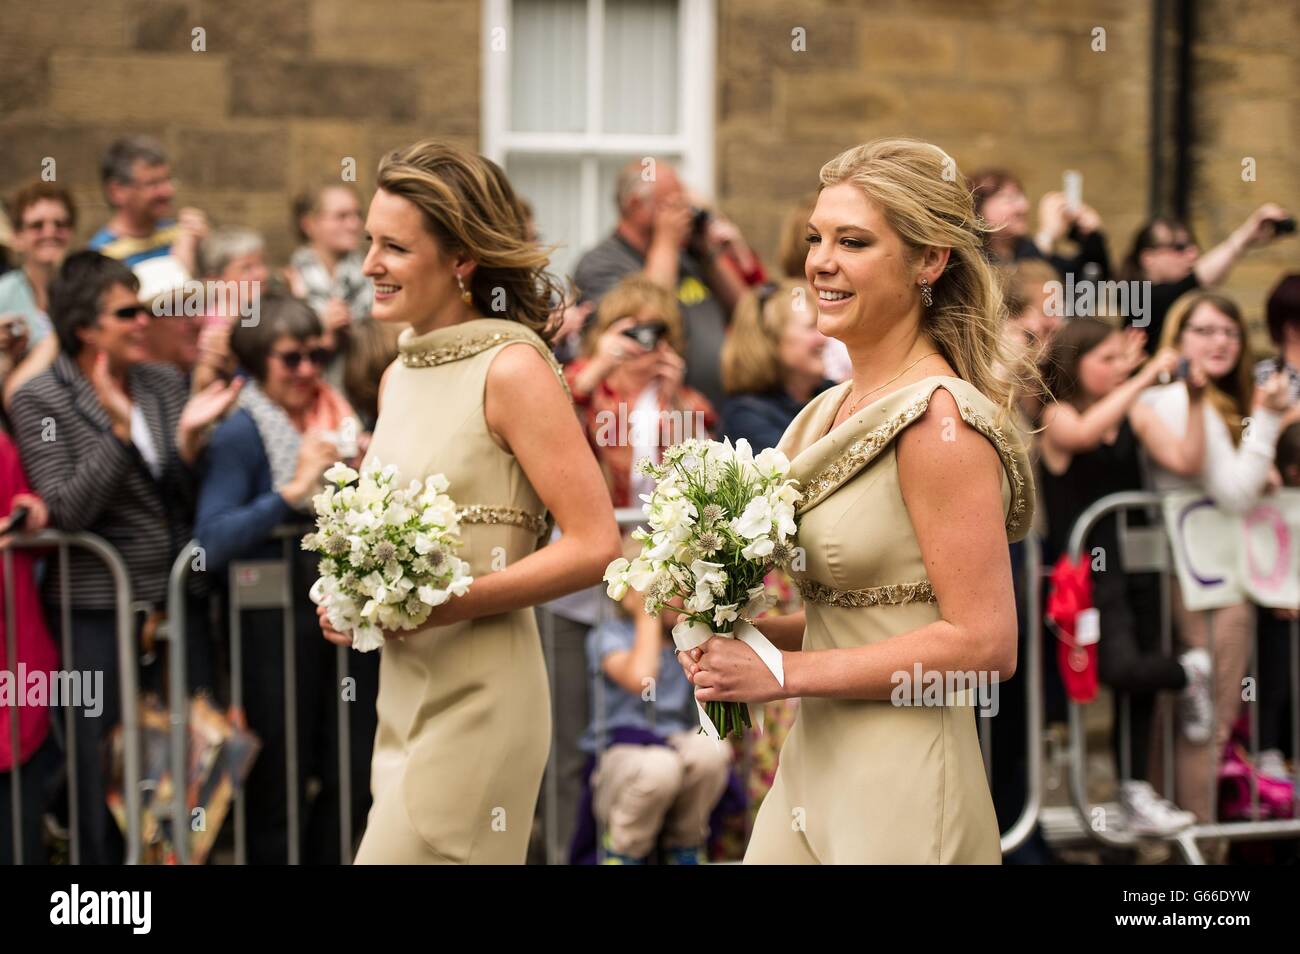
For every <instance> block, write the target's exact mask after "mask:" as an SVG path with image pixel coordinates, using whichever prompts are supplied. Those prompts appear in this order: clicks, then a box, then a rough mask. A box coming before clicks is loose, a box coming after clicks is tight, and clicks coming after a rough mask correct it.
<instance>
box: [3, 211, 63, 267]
mask: <svg viewBox="0 0 1300 954" xmlns="http://www.w3.org/2000/svg"><path fill="white" fill-rule="evenodd" d="M16 224H17V226H18V228H17V229H16V230H15V232H14V247H15V249H17V251H18V252H19V254H21V255H22V257H23V261H25V262H30V263H32V264H33V265H39V266H41V267H44V268H55V267H57V266H58V264H59V263H60V262H62V261H63V256H64V255H66V254H67V252H68V246H69V245H70V244H71V243H72V213H71V212H69V211H68V207H67V206H66V205H64V204H63V203H62V202H60V201H59V200H58V199H37V200H36V201H35V202H33V203H32V204H31V205H29V206H28V207H27V208H26V209H24V210H23V217H22V221H21V222H18V223H16Z"/></svg>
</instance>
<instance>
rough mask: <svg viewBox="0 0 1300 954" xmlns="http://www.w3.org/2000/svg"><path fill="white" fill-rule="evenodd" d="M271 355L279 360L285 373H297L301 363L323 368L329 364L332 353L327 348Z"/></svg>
mask: <svg viewBox="0 0 1300 954" xmlns="http://www.w3.org/2000/svg"><path fill="white" fill-rule="evenodd" d="M271 354H272V355H274V356H275V357H276V358H278V359H279V361H280V363H281V364H283V365H284V367H285V370H286V371H297V370H298V366H299V365H300V364H302V363H303V361H310V362H311V363H312V364H314V365H315V366H316V367H318V368H323V367H325V365H327V364H329V360H330V358H332V357H333V356H334V352H333V351H331V350H330V349H329V348H312V349H310V350H305V349H299V350H297V351H272V352H271Z"/></svg>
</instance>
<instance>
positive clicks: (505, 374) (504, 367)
mask: <svg viewBox="0 0 1300 954" xmlns="http://www.w3.org/2000/svg"><path fill="white" fill-rule="evenodd" d="M487 386H488V389H489V391H490V392H491V393H492V394H494V395H501V396H504V397H510V398H515V397H529V396H534V397H535V396H539V395H547V394H548V393H551V394H555V395H561V396H562V395H563V394H564V388H563V386H562V385H561V384H560V380H559V377H558V376H557V373H556V369H555V367H554V366H553V365H552V364H551V362H549V361H548V360H546V358H545V357H543V355H542V353H541V352H540V351H538V350H537V347H536V346H535V345H533V344H531V343H530V342H528V341H511V342H508V343H506V344H505V345H502V346H501V347H500V348H499V349H497V353H496V354H495V355H493V356H492V363H491V364H490V365H489V366H488V373H487Z"/></svg>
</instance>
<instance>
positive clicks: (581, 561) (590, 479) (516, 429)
mask: <svg viewBox="0 0 1300 954" xmlns="http://www.w3.org/2000/svg"><path fill="white" fill-rule="evenodd" d="M483 412H484V416H485V418H486V419H487V425H488V428H489V430H491V431H492V432H493V433H494V434H496V435H498V436H499V437H500V439H501V440H502V441H504V442H505V444H506V445H507V447H508V448H509V450H510V452H511V453H512V454H514V456H515V457H516V458H517V459H518V460H519V464H520V466H521V467H522V468H523V470H524V473H525V474H526V475H527V477H528V481H529V483H531V484H532V485H533V488H534V489H535V490H536V491H537V494H538V496H539V497H541V499H542V503H543V504H544V505H545V506H546V508H547V509H548V510H549V511H550V512H551V513H552V514H553V515H554V517H555V521H556V523H557V525H558V526H559V528H560V531H561V533H562V534H563V536H562V537H561V538H560V539H559V540H557V541H555V542H554V543H552V544H549V545H548V546H545V547H542V548H541V549H540V550H537V551H536V552H534V553H531V554H529V555H528V556H526V557H524V558H523V559H521V560H519V561H517V562H515V563H513V564H511V565H510V566H507V567H505V568H504V569H502V570H498V571H497V572H495V573H488V574H485V575H483V576H479V577H476V578H475V580H474V584H473V585H472V586H471V587H470V588H469V592H467V593H466V594H465V595H464V596H461V597H457V598H456V599H454V600H451V601H449V602H448V603H446V604H443V606H442V607H439V609H443V608H444V607H451V608H454V609H453V610H452V615H453V616H454V618H457V619H472V618H475V617H478V616H487V615H491V614H494V613H505V612H509V611H510V610H515V609H521V608H523V607H526V606H536V605H537V604H539V603H545V602H546V601H548V600H552V599H555V598H556V597H558V596H563V595H564V594H566V593H572V592H574V591H576V590H580V589H582V588H584V587H587V586H592V585H594V584H596V583H599V582H600V580H601V578H602V576H603V575H604V572H605V567H606V566H607V565H608V564H609V561H611V560H613V559H614V558H616V557H617V556H619V554H620V553H621V552H622V551H621V544H620V537H619V532H618V525H617V524H616V523H615V522H614V507H613V504H612V503H611V501H610V496H609V490H608V489H607V488H606V486H605V481H604V478H603V477H602V476H601V473H600V468H599V467H598V466H597V464H596V458H595V456H594V455H593V454H592V452H591V447H590V446H589V445H588V443H587V438H586V435H585V434H583V432H582V427H581V425H580V424H579V423H578V418H577V415H575V414H574V413H573V406H572V405H571V404H570V403H569V398H568V396H567V395H566V394H565V392H564V389H563V387H562V386H561V384H560V382H559V380H558V379H557V378H556V376H555V372H554V371H553V370H552V369H551V366H550V365H549V364H548V363H547V362H546V360H545V359H544V358H543V357H542V356H541V355H540V354H539V353H538V352H537V351H536V350H534V348H533V347H531V346H530V345H527V344H521V345H508V346H506V347H504V348H502V349H501V350H500V351H499V352H498V353H497V355H496V357H495V358H494V359H493V361H492V365H491V367H490V368H489V369H488V375H487V384H486V387H485V395H484V409H483ZM435 612H437V611H435Z"/></svg>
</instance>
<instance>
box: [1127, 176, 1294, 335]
mask: <svg viewBox="0 0 1300 954" xmlns="http://www.w3.org/2000/svg"><path fill="white" fill-rule="evenodd" d="M1288 222H1289V223H1290V224H1289V225H1287V224H1286V223H1288ZM1294 229H1295V220H1294V219H1293V218H1291V214H1290V213H1289V212H1287V210H1286V209H1284V208H1282V207H1281V206H1279V205H1274V204H1273V203H1272V202H1265V203H1264V204H1263V205H1261V206H1260V207H1259V208H1258V209H1256V210H1255V211H1254V212H1252V213H1251V214H1250V216H1249V217H1248V218H1247V219H1246V221H1244V222H1242V223H1241V224H1240V225H1238V226H1237V227H1236V228H1235V229H1233V230H1232V232H1231V233H1230V234H1229V235H1228V237H1227V238H1225V239H1224V240H1223V241H1222V242H1220V243H1219V244H1218V245H1216V246H1214V248H1212V249H1209V250H1208V251H1205V252H1202V251H1201V249H1200V246H1198V245H1197V243H1196V240H1195V239H1194V238H1193V237H1192V232H1191V229H1189V228H1188V227H1187V225H1186V224H1185V223H1183V222H1181V221H1179V220H1178V219H1171V218H1165V217H1157V218H1154V219H1151V220H1150V221H1148V222H1147V223H1146V224H1145V225H1143V226H1142V228H1140V229H1138V233H1137V235H1135V236H1134V237H1133V247H1132V249H1130V250H1129V253H1128V255H1127V256H1126V257H1125V259H1124V263H1123V265H1122V266H1121V267H1120V278H1121V279H1122V280H1124V281H1129V282H1132V281H1143V282H1150V283H1151V292H1150V296H1151V297H1150V302H1149V305H1148V314H1147V317H1148V319H1149V323H1148V324H1147V325H1146V326H1145V327H1144V326H1141V325H1138V326H1136V327H1144V330H1145V331H1146V333H1147V350H1148V351H1150V350H1151V349H1153V348H1154V347H1155V346H1156V345H1157V344H1158V343H1159V342H1160V340H1161V338H1162V336H1163V329H1164V323H1165V316H1166V315H1167V314H1169V309H1170V308H1172V307H1173V304H1174V302H1175V301H1177V300H1178V299H1179V298H1180V297H1182V296H1183V295H1185V294H1187V293H1188V292H1190V291H1194V290H1196V289H1198V288H1212V287H1214V286H1215V285H1218V284H1221V283H1222V282H1225V281H1227V279H1228V275H1229V274H1230V273H1231V272H1232V269H1233V268H1234V267H1235V266H1236V264H1237V262H1238V261H1240V260H1241V257H1242V256H1243V255H1245V254H1246V252H1248V251H1250V250H1251V249H1252V248H1256V247H1258V246H1261V245H1267V244H1268V243H1269V242H1271V241H1273V239H1275V238H1277V237H1278V236H1279V235H1286V234H1289V232H1290V231H1293V230H1294Z"/></svg>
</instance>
